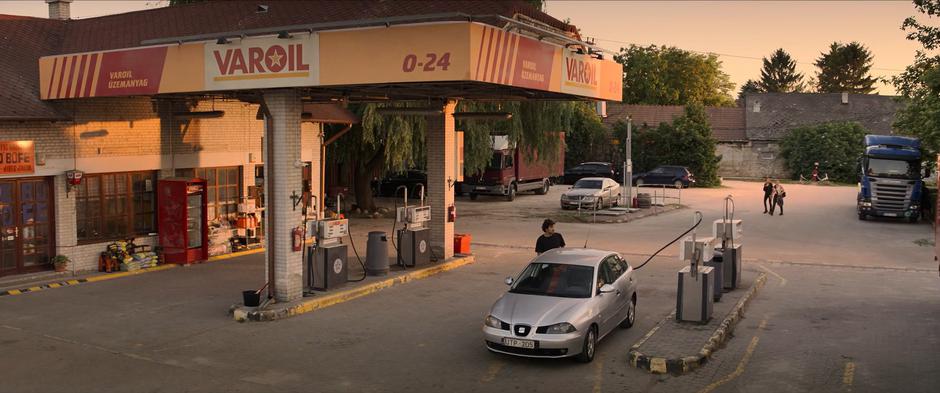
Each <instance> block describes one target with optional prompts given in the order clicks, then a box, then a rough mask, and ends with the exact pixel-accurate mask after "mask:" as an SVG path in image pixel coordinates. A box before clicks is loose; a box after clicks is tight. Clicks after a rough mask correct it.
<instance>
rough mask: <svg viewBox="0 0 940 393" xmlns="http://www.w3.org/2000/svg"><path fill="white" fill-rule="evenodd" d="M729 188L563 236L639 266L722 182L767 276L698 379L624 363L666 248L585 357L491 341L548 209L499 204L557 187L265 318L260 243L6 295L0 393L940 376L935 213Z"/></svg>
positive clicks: (768, 386) (374, 223) (476, 218)
mask: <svg viewBox="0 0 940 393" xmlns="http://www.w3.org/2000/svg"><path fill="white" fill-rule="evenodd" d="M728 186H729V187H728V188H720V189H708V190H702V189H693V190H689V191H684V193H683V200H684V202H683V203H684V204H687V205H689V206H690V207H689V208H688V209H684V210H679V211H676V212H672V213H667V214H664V215H661V216H657V217H651V218H646V219H643V220H639V221H635V222H631V223H626V224H605V225H594V226H592V225H589V224H563V225H559V228H558V229H559V230H560V231H561V232H562V233H564V235H565V237H566V239H567V240H568V244H569V245H570V246H581V245H583V243H584V241H585V239H588V238H589V240H588V245H589V246H592V247H600V248H609V249H613V250H617V251H622V252H625V253H628V260H629V261H630V262H631V263H633V264H634V265H635V264H637V263H638V262H640V261H641V260H642V259H645V258H644V257H643V256H644V255H647V254H649V253H650V252H652V251H655V250H656V249H658V248H659V247H660V246H661V245H662V244H663V243H664V242H666V241H668V240H671V238H673V237H675V236H676V235H677V234H678V233H680V232H681V231H682V230H684V229H685V228H686V227H688V225H689V223H690V221H691V216H692V214H691V213H692V211H693V210H696V209H697V210H701V211H702V212H703V213H704V214H705V217H706V223H710V222H711V221H712V220H714V219H715V218H717V217H718V216H719V215H720V214H721V209H722V206H723V205H722V198H723V197H724V196H725V195H727V194H729V193H733V194H734V195H735V200H736V203H737V206H738V207H737V212H738V213H737V214H738V217H739V218H742V219H744V220H745V223H744V225H745V237H744V239H742V241H743V243H744V247H745V258H746V259H748V263H747V265H746V269H749V270H752V271H761V272H768V274H770V275H771V280H770V281H769V282H768V285H767V286H766V287H765V288H764V290H763V291H762V292H761V293H760V294H759V295H758V296H757V298H756V300H755V302H754V303H753V304H752V307H751V308H750V309H749V310H748V313H747V317H746V318H745V320H744V321H743V322H742V325H740V327H739V330H738V331H737V333H736V337H735V338H734V339H732V340H731V342H730V343H729V344H728V346H727V348H725V349H722V350H721V351H719V352H718V353H717V354H716V357H715V358H714V360H713V362H711V363H710V364H709V365H707V366H706V367H704V368H702V369H700V370H699V371H697V372H695V373H693V374H691V375H687V376H683V377H669V376H667V377H661V376H651V375H649V374H646V373H644V372H641V371H639V370H636V369H633V368H630V367H629V365H627V363H626V356H627V350H628V348H629V346H630V345H632V344H633V343H634V342H635V341H636V340H637V339H639V338H640V337H641V336H642V335H643V334H645V333H646V332H647V331H648V330H649V329H650V328H652V326H653V325H654V324H655V323H656V322H658V321H659V320H660V319H661V318H662V317H664V316H665V315H666V314H668V313H669V312H670V311H671V310H672V308H673V307H674V305H675V272H676V271H677V270H678V269H679V268H680V267H681V266H682V263H681V262H680V261H679V260H678V258H677V257H676V256H675V254H676V252H675V251H676V247H675V246H673V247H671V248H669V249H667V250H666V251H665V252H664V254H667V255H665V256H663V257H661V258H657V259H656V260H654V262H652V263H651V264H650V265H648V266H647V267H646V268H644V269H643V270H641V271H640V272H639V279H640V284H641V289H640V293H639V294H640V303H639V318H638V323H637V325H636V326H635V327H634V328H633V329H630V330H621V331H618V332H616V333H614V334H613V335H611V336H609V337H608V338H607V339H605V341H604V342H602V343H601V345H600V346H599V351H598V358H597V359H596V361H595V362H594V363H591V364H587V365H583V364H577V363H574V362H570V361H563V360H562V361H555V360H552V361H542V360H528V359H517V358H511V357H507V356H497V355H494V354H491V353H489V352H487V351H486V350H485V349H484V347H483V345H482V341H481V340H482V338H481V336H480V324H481V322H482V318H483V316H484V314H485V312H486V310H487V308H488V307H489V306H490V305H491V304H492V302H493V301H494V300H495V299H496V298H497V297H498V296H499V295H500V294H501V293H502V292H503V291H505V289H506V287H505V285H504V284H503V283H502V281H503V278H504V277H505V276H507V275H511V274H515V273H516V272H518V271H519V270H520V269H521V268H522V267H523V266H524V265H525V263H526V262H527V261H528V259H530V258H531V257H532V256H533V255H534V253H533V251H531V250H530V249H528V248H527V247H529V246H531V244H532V243H534V240H535V236H537V235H538V230H539V229H538V226H539V223H540V222H541V217H537V216H536V217H523V216H521V215H518V214H514V213H511V211H512V210H513V209H520V208H525V207H526V206H529V205H527V204H531V206H540V204H542V203H552V206H555V205H556V204H555V202H556V201H557V197H558V196H557V192H559V191H557V190H553V193H552V194H549V195H547V196H520V198H519V199H518V202H520V203H518V204H516V203H507V202H502V201H498V200H492V201H489V200H484V199H483V198H481V199H480V200H479V201H476V202H471V201H469V200H468V199H460V200H459V202H458V209H459V211H460V212H464V213H469V214H465V215H461V218H460V220H459V223H458V228H457V229H458V232H469V233H472V234H473V236H474V241H475V242H476V245H475V246H474V252H475V254H477V262H476V263H475V264H473V265H470V266H466V267H463V268H460V269H457V270H454V271H450V272H446V273H443V274H440V275H437V276H434V277H431V278H428V279H425V280H421V281H416V282H412V283H408V284H405V285H401V286H398V287H395V288H391V289H388V290H386V291H382V292H380V293H377V294H375V295H372V296H369V297H365V298H360V299H357V300H354V301H351V302H348V303H343V304H340V305H337V306H334V307H331V308H327V309H324V310H320V311H317V312H314V313H310V314H305V315H302V316H299V317H296V318H292V319H288V320H283V321H277V322H273V323H245V324H238V323H235V322H232V321H231V319H230V317H229V316H228V315H227V314H226V310H227V307H228V306H229V305H230V304H232V303H234V302H236V301H238V300H239V296H240V291H241V290H242V289H247V288H252V287H257V286H259V285H258V284H259V282H260V280H261V279H262V278H263V275H264V274H263V271H264V268H263V263H262V258H261V256H260V255H253V256H246V257H241V258H237V259H234V260H231V261H227V262H220V263H214V264H208V265H202V266H195V267H190V268H184V269H172V270H168V271H164V272H158V273H152V274H145V275H140V276H135V277H129V278H124V279H118V280H112V281H108V282H100V283H94V284H86V285H80V286H75V287H69V288H61V289H55V290H48V291H42V292H38V293H33V294H28V295H22V296H15V297H9V296H8V297H4V298H0V354H2V355H0V370H3V372H2V374H0V375H2V377H0V378H2V383H0V391H2V392H7V391H10V392H56V391H63V392H65V391H68V392H72V391H115V392H128V391H154V392H160V391H168V392H176V391H197V392H216V391H254V392H258V391H317V392H334V391H335V392H343V391H348V392H386V391H388V392H391V391H418V392H425V391H434V392H437V391H458V392H464V391H468V392H469V391H480V392H483V391H487V392H490V391H500V392H503V391H520V392H527V391H547V392H597V391H610V392H633V391H664V392H666V391H693V392H695V391H702V390H709V389H710V390H709V391H845V390H847V389H850V388H851V389H852V391H924V392H927V391H931V390H932V387H935V386H937V385H938V384H940V377H938V376H937V375H936V370H935V367H933V366H932V365H936V364H940V355H938V351H937V349H938V348H940V333H937V331H936V329H935V327H936V326H940V320H938V319H940V312H938V311H940V310H938V306H937V304H938V303H937V302H936V299H937V298H938V295H940V293H938V292H940V290H938V288H940V280H938V277H937V273H936V264H935V262H933V260H932V250H931V249H930V248H928V247H921V246H917V245H915V244H914V242H913V241H914V240H917V239H922V238H932V231H931V227H930V225H927V224H918V225H910V224H900V223H891V222H859V221H857V218H856V217H855V215H854V189H853V188H839V187H814V186H798V185H790V186H789V187H788V195H789V198H788V200H787V211H786V214H785V215H784V216H782V217H780V216H775V217H769V216H766V215H763V214H761V211H762V208H760V195H759V191H760V190H759V187H760V184H759V183H746V182H729V183H728ZM546 211H547V212H550V211H551V210H550V209H548V210H546ZM373 229H382V230H385V231H388V230H390V229H391V222H390V221H387V220H361V221H357V222H356V223H355V226H354V230H355V232H354V233H355V234H356V236H357V239H358V240H357V242H358V244H357V245H358V247H359V250H360V251H361V252H363V251H364V249H365V242H364V236H365V234H366V232H367V231H368V230H373ZM589 230H590V236H588V232H589ZM709 232H710V226H708V227H705V226H704V225H703V227H702V228H700V230H699V234H701V235H706V234H708V233H709ZM830 265H847V266H846V267H833V266H830ZM761 326H763V327H762V328H761ZM754 337H757V340H756V341H757V343H756V344H755V345H751V343H752V342H754V341H755V340H754ZM850 364H851V366H849V365H850ZM850 369H851V373H849V370H850ZM738 370H740V371H738ZM849 377H850V378H849Z"/></svg>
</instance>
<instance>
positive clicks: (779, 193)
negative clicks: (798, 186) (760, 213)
mask: <svg viewBox="0 0 940 393" xmlns="http://www.w3.org/2000/svg"><path fill="white" fill-rule="evenodd" d="M786 197H787V191H786V190H784V189H783V185H782V184H780V181H779V180H778V181H776V182H774V203H773V205H772V206H771V208H770V215H771V216H772V215H774V210H775V209H774V207H779V208H780V215H781V216H782V215H783V200H784V198H786Z"/></svg>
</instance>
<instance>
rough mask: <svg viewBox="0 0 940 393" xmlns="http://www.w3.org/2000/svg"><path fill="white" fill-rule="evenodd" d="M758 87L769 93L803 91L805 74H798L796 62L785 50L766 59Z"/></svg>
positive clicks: (776, 51)
mask: <svg viewBox="0 0 940 393" xmlns="http://www.w3.org/2000/svg"><path fill="white" fill-rule="evenodd" d="M757 85H758V86H759V87H760V89H761V90H762V91H765V92H767V93H790V92H799V91H803V74H800V73H798V72H796V61H794V60H793V58H792V57H790V54H789V53H787V52H786V51H785V50H783V48H780V49H777V50H775V51H774V53H772V54H771V55H770V58H769V59H768V58H766V57H765V58H764V66H763V68H761V70H760V81H759V82H757Z"/></svg>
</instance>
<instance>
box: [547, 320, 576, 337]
mask: <svg viewBox="0 0 940 393" xmlns="http://www.w3.org/2000/svg"><path fill="white" fill-rule="evenodd" d="M577 330H578V329H575V328H574V325H572V324H570V323H568V322H562V323H556V324H554V325H550V326H546V327H545V334H565V333H572V332H574V331H577Z"/></svg>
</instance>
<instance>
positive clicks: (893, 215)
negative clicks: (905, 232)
mask: <svg viewBox="0 0 940 393" xmlns="http://www.w3.org/2000/svg"><path fill="white" fill-rule="evenodd" d="M897 216H898V214H897V213H885V217H897Z"/></svg>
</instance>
